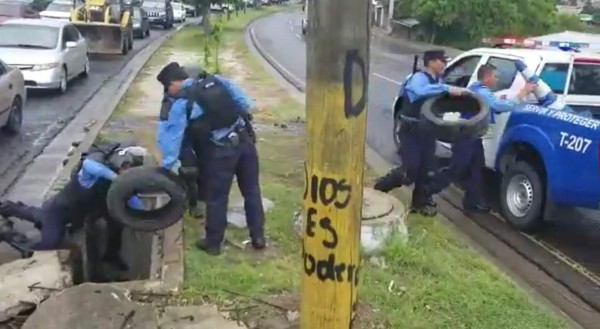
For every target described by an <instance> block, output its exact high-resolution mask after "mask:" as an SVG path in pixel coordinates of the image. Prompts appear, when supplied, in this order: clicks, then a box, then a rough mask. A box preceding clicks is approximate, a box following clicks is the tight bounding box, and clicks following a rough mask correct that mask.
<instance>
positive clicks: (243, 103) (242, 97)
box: [215, 75, 253, 112]
mask: <svg viewBox="0 0 600 329" xmlns="http://www.w3.org/2000/svg"><path fill="white" fill-rule="evenodd" d="M215 78H217V79H219V81H221V83H222V84H223V85H224V86H225V88H227V90H228V91H229V93H230V94H231V96H232V97H233V101H234V102H235V103H236V104H237V106H238V107H239V109H240V110H242V111H243V112H249V111H250V109H251V108H252V103H253V101H252V99H250V97H248V95H246V93H245V92H244V91H243V90H242V89H241V88H240V87H238V86H237V85H236V84H235V83H233V82H232V81H231V80H228V79H226V78H224V77H222V76H220V75H215Z"/></svg>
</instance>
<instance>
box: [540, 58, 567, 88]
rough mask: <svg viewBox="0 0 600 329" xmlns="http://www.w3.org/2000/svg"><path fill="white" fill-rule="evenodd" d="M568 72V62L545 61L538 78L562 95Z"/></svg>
mask: <svg viewBox="0 0 600 329" xmlns="http://www.w3.org/2000/svg"><path fill="white" fill-rule="evenodd" d="M568 72H569V64H566V63H546V65H544V68H543V69H542V72H541V73H540V79H542V80H543V81H544V82H546V84H548V86H549V87H550V89H552V91H553V92H555V93H557V94H561V95H562V94H563V93H564V92H565V85H566V84H567V74H568Z"/></svg>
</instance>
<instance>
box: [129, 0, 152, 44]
mask: <svg viewBox="0 0 600 329" xmlns="http://www.w3.org/2000/svg"><path fill="white" fill-rule="evenodd" d="M131 14H132V18H133V36H134V37H136V38H140V39H144V38H146V37H149V36H150V21H149V20H148V14H147V13H146V11H145V10H144V9H143V8H140V7H133V9H132V11H131Z"/></svg>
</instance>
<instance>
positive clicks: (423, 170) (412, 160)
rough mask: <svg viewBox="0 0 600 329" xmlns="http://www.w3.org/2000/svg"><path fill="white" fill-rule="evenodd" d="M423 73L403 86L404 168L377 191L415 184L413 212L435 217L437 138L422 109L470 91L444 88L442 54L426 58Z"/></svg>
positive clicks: (385, 178)
mask: <svg viewBox="0 0 600 329" xmlns="http://www.w3.org/2000/svg"><path fill="white" fill-rule="evenodd" d="M423 64H424V66H425V68H424V70H422V71H417V72H415V73H414V74H412V75H411V76H410V77H409V78H408V79H407V80H406V81H405V82H404V83H403V104H402V108H401V114H400V115H401V128H400V132H399V135H400V136H399V141H400V150H399V155H400V158H401V161H402V165H401V166H399V167H397V168H394V169H393V170H391V171H390V172H389V173H387V174H386V175H385V176H383V177H381V178H379V179H378V181H377V182H376V184H375V189H376V190H379V191H382V192H389V191H391V190H392V189H394V188H397V187H401V186H409V185H411V184H413V183H414V184H415V187H414V190H413V195H412V204H411V210H412V211H413V212H416V213H419V214H421V215H424V216H435V215H436V214H437V211H436V209H435V208H436V205H435V203H434V202H433V200H432V199H431V196H432V194H431V193H430V192H429V188H428V184H430V183H431V180H432V179H433V178H434V177H433V176H434V175H435V173H436V172H437V169H436V158H435V140H436V138H435V135H434V131H432V130H431V127H430V126H429V125H423V124H421V123H420V121H421V108H422V106H423V104H424V103H425V102H426V101H427V100H428V99H430V98H431V97H433V96H436V95H443V94H449V95H451V96H460V95H463V94H465V93H468V92H469V91H468V90H467V89H465V88H459V87H454V86H450V85H447V84H444V83H442V82H441V77H442V74H443V72H444V69H445V68H446V56H445V53H444V51H443V50H431V51H426V52H425V53H424V54H423Z"/></svg>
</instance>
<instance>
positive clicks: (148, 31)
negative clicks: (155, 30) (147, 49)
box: [146, 28, 150, 38]
mask: <svg viewBox="0 0 600 329" xmlns="http://www.w3.org/2000/svg"><path fill="white" fill-rule="evenodd" d="M148 37H150V28H148V29H147V30H146V38H148Z"/></svg>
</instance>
